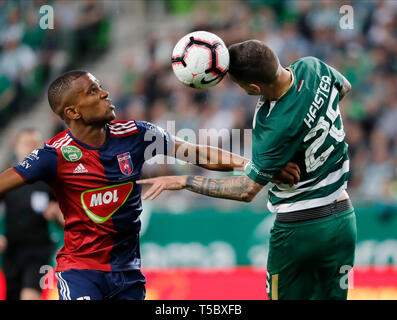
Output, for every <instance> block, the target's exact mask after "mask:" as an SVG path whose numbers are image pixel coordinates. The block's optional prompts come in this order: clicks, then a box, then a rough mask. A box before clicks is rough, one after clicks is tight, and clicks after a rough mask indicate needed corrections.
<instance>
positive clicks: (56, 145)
mask: <svg viewBox="0 0 397 320" xmlns="http://www.w3.org/2000/svg"><path fill="white" fill-rule="evenodd" d="M68 138H70V137H69V135H67V134H66V135H65V136H64V137H63V138H61V139H59V140H57V141H55V142H54V143H53V144H52V145H51V147H54V148H57V147H58V145H59V144H61V143H62V142H64V141H66V140H67V139H68Z"/></svg>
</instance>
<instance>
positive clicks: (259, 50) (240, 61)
mask: <svg viewBox="0 0 397 320" xmlns="http://www.w3.org/2000/svg"><path fill="white" fill-rule="evenodd" d="M228 49H229V55H230V65H229V71H228V72H229V73H230V74H231V75H232V76H233V77H235V78H236V79H237V80H240V81H244V82H247V83H253V82H259V83H273V82H274V81H275V80H276V79H277V77H278V73H277V71H278V69H279V65H280V62H279V60H278V57H277V55H276V54H275V53H274V51H273V50H272V49H271V48H270V47H268V46H267V45H266V44H264V43H263V42H262V41H259V40H247V41H244V42H239V43H235V44H232V45H230V46H229V47H228Z"/></svg>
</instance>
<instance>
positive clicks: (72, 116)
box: [63, 105, 81, 120]
mask: <svg viewBox="0 0 397 320" xmlns="http://www.w3.org/2000/svg"><path fill="white" fill-rule="evenodd" d="M63 116H64V118H65V119H69V120H77V119H80V118H81V114H80V112H79V111H78V109H77V108H76V106H75V105H70V106H67V107H65V108H64V109H63Z"/></svg>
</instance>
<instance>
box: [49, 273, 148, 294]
mask: <svg viewBox="0 0 397 320" xmlns="http://www.w3.org/2000/svg"><path fill="white" fill-rule="evenodd" d="M55 276H56V278H57V279H58V285H57V286H58V293H59V300H104V299H114V300H144V299H145V296H146V289H145V283H146V279H145V277H144V276H143V274H142V273H141V272H140V271H139V270H130V271H119V272H114V271H98V270H79V269H70V270H67V271H62V272H56V274H55Z"/></svg>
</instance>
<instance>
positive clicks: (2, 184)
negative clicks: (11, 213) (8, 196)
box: [0, 168, 25, 195]
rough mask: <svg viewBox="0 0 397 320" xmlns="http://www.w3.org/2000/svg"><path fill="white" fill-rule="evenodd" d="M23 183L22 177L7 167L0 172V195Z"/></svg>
mask: <svg viewBox="0 0 397 320" xmlns="http://www.w3.org/2000/svg"><path fill="white" fill-rule="evenodd" d="M24 184H25V181H24V180H23V179H22V177H21V176H20V175H19V174H18V173H16V172H15V170H14V169H12V168H9V169H7V170H5V171H4V172H2V173H1V174H0V195H3V194H4V193H6V192H8V191H11V190H12V189H15V188H17V187H20V186H22V185H24Z"/></svg>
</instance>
